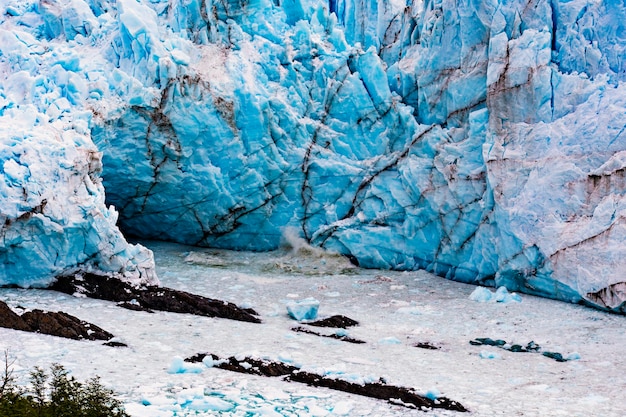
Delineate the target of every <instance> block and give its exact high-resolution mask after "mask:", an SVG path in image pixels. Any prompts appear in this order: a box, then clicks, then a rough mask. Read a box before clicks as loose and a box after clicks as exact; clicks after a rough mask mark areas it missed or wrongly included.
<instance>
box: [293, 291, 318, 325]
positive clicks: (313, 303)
mask: <svg viewBox="0 0 626 417" xmlns="http://www.w3.org/2000/svg"><path fill="white" fill-rule="evenodd" d="M319 307H320V302H319V300H316V299H315V298H313V297H309V298H305V299H303V300H297V301H290V302H288V303H287V313H289V316H290V317H291V318H292V319H294V320H298V321H302V320H315V318H316V317H317V310H318V309H319Z"/></svg>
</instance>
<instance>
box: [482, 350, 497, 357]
mask: <svg viewBox="0 0 626 417" xmlns="http://www.w3.org/2000/svg"><path fill="white" fill-rule="evenodd" d="M479 356H480V357H481V358H482V359H502V355H500V354H498V353H496V352H490V351H488V350H481V351H480V354H479Z"/></svg>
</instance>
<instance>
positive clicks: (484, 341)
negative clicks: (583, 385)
mask: <svg viewBox="0 0 626 417" xmlns="http://www.w3.org/2000/svg"><path fill="white" fill-rule="evenodd" d="M470 345H474V346H480V345H487V346H495V347H498V348H500V349H504V350H508V351H509V352H531V353H541V354H542V355H543V356H545V357H547V358H550V359H554V360H555V361H557V362H567V361H568V360H569V359H567V358H564V357H563V355H562V354H560V353H558V352H548V351H542V349H541V346H539V345H538V344H536V343H535V342H533V341H530V342H528V343H527V344H526V346H522V345H511V344H509V343H507V342H506V341H504V340H502V339H495V340H494V339H490V338H488V337H479V338H476V339H474V340H470Z"/></svg>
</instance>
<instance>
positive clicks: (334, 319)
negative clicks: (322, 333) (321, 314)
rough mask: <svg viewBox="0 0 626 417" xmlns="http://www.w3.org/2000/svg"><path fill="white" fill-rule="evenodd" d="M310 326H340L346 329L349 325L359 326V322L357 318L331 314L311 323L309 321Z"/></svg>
mask: <svg viewBox="0 0 626 417" xmlns="http://www.w3.org/2000/svg"><path fill="white" fill-rule="evenodd" d="M307 324H308V325H309V326H317V327H338V328H341V329H346V328H348V327H353V326H358V325H359V322H358V321H356V320H352V319H351V318H350V317H346V316H342V315H336V316H330V317H328V318H325V319H322V320H317V321H314V322H311V323H307Z"/></svg>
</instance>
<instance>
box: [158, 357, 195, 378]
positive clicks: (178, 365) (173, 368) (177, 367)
mask: <svg viewBox="0 0 626 417" xmlns="http://www.w3.org/2000/svg"><path fill="white" fill-rule="evenodd" d="M201 372H202V366H199V365H197V364H195V363H188V362H185V361H184V360H183V358H181V357H180V356H175V357H174V358H173V359H172V362H171V363H170V366H169V368H167V373H168V374H199V373H201Z"/></svg>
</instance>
